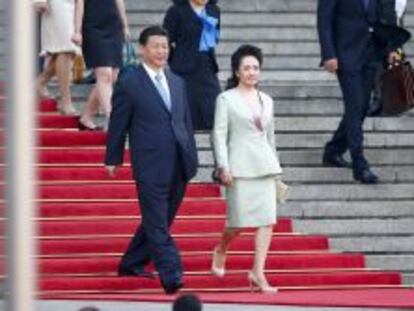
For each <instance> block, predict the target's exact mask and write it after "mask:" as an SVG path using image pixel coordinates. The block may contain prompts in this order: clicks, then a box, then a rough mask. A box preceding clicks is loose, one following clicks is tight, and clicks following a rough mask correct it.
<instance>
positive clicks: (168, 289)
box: [161, 281, 184, 295]
mask: <svg viewBox="0 0 414 311" xmlns="http://www.w3.org/2000/svg"><path fill="white" fill-rule="evenodd" d="M161 284H162V287H163V288H164V292H165V293H166V294H167V295H174V294H176V293H177V292H178V291H179V290H180V289H181V288H182V287H183V286H184V284H183V282H181V281H179V282H176V283H172V284H164V283H163V282H161Z"/></svg>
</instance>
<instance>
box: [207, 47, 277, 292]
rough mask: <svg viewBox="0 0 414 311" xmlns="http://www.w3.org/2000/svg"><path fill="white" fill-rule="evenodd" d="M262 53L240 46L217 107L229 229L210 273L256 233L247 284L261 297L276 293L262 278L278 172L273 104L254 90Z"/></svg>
mask: <svg viewBox="0 0 414 311" xmlns="http://www.w3.org/2000/svg"><path fill="white" fill-rule="evenodd" d="M262 58H263V57H262V53H261V50H260V49H259V48H257V47H255V46H251V45H244V46H241V47H240V48H239V49H238V50H237V51H236V52H235V53H234V54H233V55H232V60H231V63H232V77H231V78H230V79H229V83H228V87H227V91H225V92H223V93H221V94H220V95H219V96H218V98H217V102H216V111H215V121H214V128H213V142H214V151H215V157H216V161H217V167H218V171H219V175H220V179H221V182H222V183H223V184H224V185H225V186H226V199H227V206H228V207H227V225H226V229H225V230H224V232H223V236H222V239H221V241H220V243H219V244H218V245H217V247H216V248H215V249H214V254H213V262H212V273H213V274H215V275H217V276H219V277H223V276H224V274H225V269H224V266H225V256H226V251H227V249H228V247H229V244H230V242H231V241H232V240H233V239H234V238H235V237H236V236H237V235H238V234H239V233H240V232H241V231H242V230H243V229H244V228H252V227H253V228H257V229H256V246H255V248H256V249H255V260H254V266H253V268H252V270H251V271H250V272H249V274H248V279H249V281H250V284H251V285H252V286H256V287H258V288H259V289H260V290H261V291H263V292H272V293H273V292H276V291H277V290H276V288H274V287H271V286H270V285H269V284H268V282H267V280H266V277H265V275H264V266H265V261H266V257H267V252H268V249H269V245H270V242H271V238H272V230H273V225H274V224H275V223H276V182H275V180H276V179H275V177H276V175H277V174H280V173H281V172H282V170H281V168H280V164H279V160H278V156H277V153H276V145H275V134H274V121H273V100H272V98H271V97H270V96H268V95H267V94H265V93H263V92H260V91H259V90H258V89H257V85H258V82H259V74H260V68H261V64H262Z"/></svg>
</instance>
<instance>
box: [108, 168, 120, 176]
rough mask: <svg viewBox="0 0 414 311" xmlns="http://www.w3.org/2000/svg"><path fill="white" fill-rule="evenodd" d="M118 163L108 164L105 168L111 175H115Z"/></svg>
mask: <svg viewBox="0 0 414 311" xmlns="http://www.w3.org/2000/svg"><path fill="white" fill-rule="evenodd" d="M118 167H119V166H118V165H106V166H105V169H106V171H107V172H108V175H109V177H115V175H116V171H117V169H118Z"/></svg>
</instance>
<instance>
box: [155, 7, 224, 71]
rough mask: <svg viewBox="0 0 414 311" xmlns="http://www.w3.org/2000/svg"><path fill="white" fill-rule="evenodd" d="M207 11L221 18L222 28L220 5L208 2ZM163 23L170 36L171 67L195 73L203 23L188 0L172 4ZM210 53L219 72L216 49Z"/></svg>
mask: <svg viewBox="0 0 414 311" xmlns="http://www.w3.org/2000/svg"><path fill="white" fill-rule="evenodd" d="M206 12H207V14H208V15H210V16H212V17H215V18H217V19H218V20H219V23H218V26H217V27H218V29H220V9H219V7H218V6H216V5H214V4H211V3H208V4H207V5H206ZM163 25H164V28H165V29H167V30H168V34H169V37H170V43H171V53H170V58H169V65H170V67H171V69H172V70H173V71H174V72H176V73H179V74H183V73H193V72H194V71H196V70H197V67H198V66H197V65H198V62H197V60H198V58H197V56H198V54H199V46H200V38H201V33H202V31H203V25H202V23H201V21H200V19H199V17H198V16H197V14H196V13H195V12H194V10H193V8H192V7H191V5H190V4H189V3H188V1H185V3H183V4H177V5H173V6H171V7H170V8H169V9H168V11H167V13H166V15H165V18H164V24H163ZM209 53H210V56H211V59H212V61H213V64H214V67H215V72H217V71H218V65H217V61H216V57H215V51H214V50H210V52H209Z"/></svg>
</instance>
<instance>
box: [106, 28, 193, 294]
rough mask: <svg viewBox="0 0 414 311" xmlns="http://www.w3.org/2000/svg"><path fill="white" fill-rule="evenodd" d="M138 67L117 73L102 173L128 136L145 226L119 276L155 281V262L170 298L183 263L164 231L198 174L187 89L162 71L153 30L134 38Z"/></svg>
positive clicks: (114, 162)
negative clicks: (139, 56)
mask: <svg viewBox="0 0 414 311" xmlns="http://www.w3.org/2000/svg"><path fill="white" fill-rule="evenodd" d="M139 43H140V50H141V54H142V57H143V63H142V64H140V65H138V66H129V67H127V68H125V69H124V70H123V72H121V74H120V76H119V78H118V81H117V83H116V86H115V90H114V94H113V97H112V106H113V108H112V113H111V118H110V123H109V129H108V137H107V145H106V157H105V165H106V168H107V170H108V172H109V174H110V175H114V174H115V172H116V168H117V167H118V166H120V165H121V164H122V161H123V155H124V148H125V140H126V136H128V139H129V150H130V155H131V161H132V168H133V176H134V179H135V181H136V184H137V192H138V197H139V203H140V209H141V215H142V222H141V225H140V226H139V227H138V229H137V231H136V233H135V236H134V237H133V239H132V240H131V242H130V244H129V246H128V249H127V251H126V252H125V254H124V255H123V257H122V260H121V263H120V266H119V270H118V273H119V275H120V276H138V277H153V274H152V273H150V272H148V271H146V270H145V267H146V266H147V265H148V263H149V262H151V261H152V262H153V263H154V266H155V268H156V270H157V271H158V273H159V278H160V281H161V284H162V286H163V288H164V290H165V292H166V293H167V294H173V293H175V292H177V291H178V290H179V289H180V288H181V287H182V286H183V283H182V270H183V269H182V263H181V258H180V255H179V253H178V249H177V247H176V245H175V243H174V240H173V239H172V237H171V235H170V232H169V228H170V226H171V225H172V223H173V220H174V217H175V215H176V213H177V210H178V208H179V206H180V204H181V202H182V199H183V197H184V193H185V189H186V185H187V183H188V182H189V180H190V179H191V178H192V177H194V175H195V174H196V170H197V163H198V162H197V152H196V147H195V141H194V136H193V130H192V126H191V114H190V112H189V108H188V105H187V99H186V94H187V93H186V89H185V85H184V82H183V81H182V80H181V78H179V77H178V76H176V75H174V74H173V73H172V72H170V71H168V70H165V69H164V68H165V65H166V63H167V59H168V53H169V44H168V35H167V32H166V31H165V30H164V29H163V28H161V27H159V26H152V27H148V28H146V29H144V30H143V31H142V33H141V35H140V38H139Z"/></svg>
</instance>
